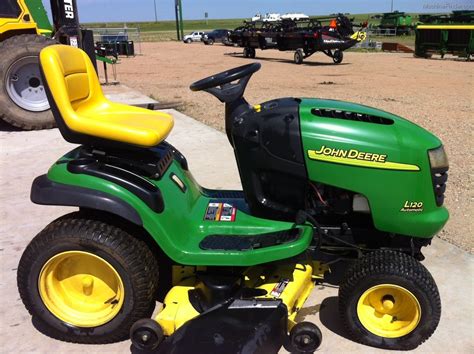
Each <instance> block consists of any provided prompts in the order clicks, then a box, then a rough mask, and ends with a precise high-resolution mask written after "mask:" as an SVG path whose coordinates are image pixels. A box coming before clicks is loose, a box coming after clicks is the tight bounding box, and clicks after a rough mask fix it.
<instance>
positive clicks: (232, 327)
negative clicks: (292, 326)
mask: <svg viewBox="0 0 474 354" xmlns="http://www.w3.org/2000/svg"><path fill="white" fill-rule="evenodd" d="M287 316H288V310H287V308H286V306H285V305H284V304H283V303H282V302H281V301H280V300H229V301H227V302H225V303H223V304H220V305H218V306H215V307H213V308H211V309H210V310H209V311H206V312H204V313H202V314H201V315H199V316H198V317H196V318H194V319H192V320H190V321H188V322H186V323H185V324H184V325H183V326H182V327H180V328H179V329H178V330H177V331H176V332H175V333H174V334H173V335H172V336H170V337H168V338H166V339H165V341H164V342H163V343H161V344H160V346H159V347H158V349H157V350H156V352H155V353H160V354H161V353H163V354H164V353H166V354H170V353H173V354H188V353H216V354H217V353H222V354H249V353H252V354H269V353H278V351H279V350H280V348H281V347H282V346H283V345H285V344H286V343H287V341H288V336H287V334H286V331H287ZM132 352H133V353H143V352H139V351H136V350H133V351H132Z"/></svg>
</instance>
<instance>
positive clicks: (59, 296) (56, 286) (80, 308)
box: [38, 251, 125, 327]
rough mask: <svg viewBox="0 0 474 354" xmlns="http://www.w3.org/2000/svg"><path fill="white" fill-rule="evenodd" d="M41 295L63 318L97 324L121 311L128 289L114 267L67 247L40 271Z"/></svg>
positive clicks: (84, 324) (74, 322) (80, 323)
mask: <svg viewBox="0 0 474 354" xmlns="http://www.w3.org/2000/svg"><path fill="white" fill-rule="evenodd" d="M38 288H39V293H40V297H41V299H42V301H43V303H44V305H45V306H46V308H47V309H48V310H49V311H50V312H51V313H52V314H53V315H54V316H56V317H57V318H59V319H60V320H61V321H63V322H65V323H68V324H70V325H73V326H77V327H97V326H100V325H103V324H105V323H107V322H109V321H111V320H112V319H113V318H114V317H115V316H117V314H118V313H119V312H120V310H121V308H122V305H123V303H124V298H125V291H124V286H123V282H122V279H121V277H120V275H119V274H118V273H117V271H116V270H115V269H114V267H113V266H112V265H111V264H110V263H109V262H107V261H106V260H104V259H103V258H101V257H99V256H96V255H94V254H92V253H89V252H83V251H67V252H62V253H59V254H57V255H55V256H54V257H52V258H50V259H49V260H48V261H47V262H46V263H45V264H44V266H43V268H42V269H41V271H40V275H39V279H38Z"/></svg>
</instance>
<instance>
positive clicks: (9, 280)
mask: <svg viewBox="0 0 474 354" xmlns="http://www.w3.org/2000/svg"><path fill="white" fill-rule="evenodd" d="M170 113H172V114H173V115H174V117H175V120H176V124H175V129H174V131H173V132H172V134H171V136H170V137H169V139H168V140H169V142H170V143H172V144H173V145H175V146H176V147H177V148H178V149H179V150H181V152H182V153H183V154H184V155H185V156H186V157H187V159H188V162H189V165H190V169H191V171H193V174H194V176H195V177H196V179H197V180H198V182H200V183H201V184H202V185H204V186H206V187H211V188H239V187H240V181H239V175H238V171H237V167H236V164H235V161H234V156H233V152H232V149H231V147H230V145H229V143H228V141H227V138H226V136H225V135H224V134H222V133H220V132H218V131H216V130H214V129H212V128H210V127H208V126H205V125H203V124H201V123H199V122H197V121H195V120H194V119H192V118H189V117H186V116H185V115H183V114H181V113H178V112H176V111H170ZM222 119H224V118H222ZM73 147H74V146H73V145H71V144H68V143H66V142H65V141H64V140H63V139H62V138H61V136H60V134H59V132H58V130H57V129H53V130H44V131H33V132H16V131H15V132H9V131H0V150H1V153H0V259H1V264H2V269H1V278H0V286H1V293H0V296H1V299H2V302H1V303H0V318H1V327H0V328H1V333H2V337H1V341H0V348H2V349H1V352H4V353H30V352H34V353H65V352H67V353H76V352H77V353H79V352H84V351H87V352H88V353H127V352H129V346H130V343H129V341H125V342H121V343H116V344H110V345H78V344H70V343H63V342H60V341H57V340H54V339H51V338H48V337H46V336H44V335H43V334H41V333H39V332H38V331H37V330H36V329H35V328H34V326H33V324H32V321H31V318H30V316H29V314H28V313H27V311H26V310H25V308H24V306H23V304H22V302H21V300H20V298H19V295H18V291H17V288H16V269H17V266H18V261H19V259H20V257H21V254H22V252H23V250H24V248H25V247H26V245H27V244H28V242H29V241H30V240H31V238H32V237H34V236H35V235H36V234H37V233H38V232H39V231H40V230H41V229H42V228H44V227H45V226H46V225H47V224H48V223H49V222H51V221H52V220H54V219H55V218H57V217H59V216H60V215H63V214H65V213H68V212H70V211H73V210H75V209H74V208H67V207H47V206H38V205H34V204H32V203H31V202H30V201H29V190H30V185H31V182H32V181H33V179H34V178H35V177H36V176H38V175H40V174H44V173H46V171H47V169H48V168H49V166H50V165H51V164H52V163H53V162H54V161H55V160H56V159H57V158H58V157H59V156H61V155H62V154H64V153H65V152H66V151H68V150H71V149H72V148H73ZM425 254H426V257H427V260H426V261H425V262H424V264H425V266H426V267H427V268H428V269H429V270H430V271H431V273H432V274H433V276H434V278H435V280H436V282H437V283H438V287H439V290H440V293H441V300H442V303H443V313H442V317H441V323H440V325H439V327H438V329H437V331H436V332H435V334H434V335H433V337H432V338H430V339H429V340H428V341H427V342H426V343H425V344H423V345H422V346H420V347H419V348H418V349H417V350H415V352H417V353H447V352H453V353H454V352H455V353H473V352H474V340H473V333H474V331H473V314H474V307H473V302H472V297H473V289H472V280H473V273H474V259H473V256H472V255H470V254H468V253H466V252H464V251H462V250H460V249H459V248H457V247H455V246H452V245H451V244H449V243H447V242H445V241H442V240H440V239H435V240H434V242H433V245H432V246H431V247H428V248H426V249H425ZM299 317H300V318H299V319H300V320H307V321H313V322H315V323H316V324H318V325H319V326H320V328H321V330H322V332H323V344H322V346H321V348H320V350H319V352H321V353H347V352H356V353H377V352H380V353H383V352H387V351H383V350H378V349H374V348H369V347H366V346H362V345H359V344H357V343H354V342H352V341H350V340H349V339H347V338H346V334H345V333H344V331H343V330H342V328H341V325H340V322H339V319H338V313H337V289H336V288H334V287H332V286H329V285H322V286H318V287H317V288H316V289H315V290H314V291H313V293H312V294H311V296H310V298H309V299H308V301H307V303H306V306H305V308H303V310H302V311H301V312H300V315H299Z"/></svg>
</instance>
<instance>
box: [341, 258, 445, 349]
mask: <svg viewBox="0 0 474 354" xmlns="http://www.w3.org/2000/svg"><path fill="white" fill-rule="evenodd" d="M372 289H378V290H372ZM390 289H391V290H390ZM392 291H393V292H394V294H395V295H393V294H391V292H392ZM366 294H371V295H370V296H369V295H366ZM405 294H406V295H405ZM382 295H383V296H382ZM392 295H393V296H392ZM402 295H403V296H402ZM372 296H373V297H372ZM405 296H406V297H405ZM379 298H380V299H379ZM364 299H367V301H369V302H370V306H374V308H373V309H371V308H369V310H370V312H369V313H370V315H369V317H367V312H363V310H362V309H363V308H367V307H366V305H367V303H365V302H363V300H364ZM386 300H387V301H388V305H389V306H390V307H387V309H389V310H386V309H385V302H384V301H386ZM379 301H380V302H379ZM379 303H383V304H384V305H383V306H382V307H378V306H377V305H375V304H379ZM411 304H413V306H410V305H411ZM402 305H403V306H402ZM411 308H413V309H414V311H411V310H410V309H411ZM339 312H340V315H341V318H342V321H343V322H344V324H345V327H346V328H347V330H348V332H349V334H350V336H351V337H352V338H353V339H354V340H355V341H357V342H360V343H362V344H366V345H370V346H373V347H377V348H384V349H391V350H411V349H414V348H416V347H417V346H419V345H420V344H422V343H423V342H424V341H426V340H427V339H428V338H429V337H430V336H431V335H432V334H433V332H434V331H435V329H436V327H437V326H438V323H439V320H440V316H441V300H440V297H439V292H438V288H437V286H436V283H435V281H434V280H433V277H432V276H431V274H430V273H429V272H428V270H427V269H426V268H425V267H424V266H423V265H422V264H421V263H420V262H418V261H417V260H416V259H414V258H413V257H411V256H409V255H407V254H404V253H399V252H395V251H387V250H380V251H375V252H373V253H370V254H368V255H366V256H365V257H363V258H361V259H360V260H358V261H357V262H356V263H355V264H354V265H353V266H352V267H350V268H349V269H348V271H347V273H346V276H345V279H344V281H343V283H342V285H341V287H340V288H339ZM386 315H387V316H390V317H391V318H392V320H391V322H390V323H394V324H395V325H398V324H400V325H401V326H402V327H401V328H403V329H401V330H397V328H394V329H390V330H389V331H387V329H386V328H380V329H379V328H377V326H376V325H375V327H374V325H373V324H374V323H377V322H372V323H370V322H367V321H368V320H369V321H371V320H372V319H375V321H377V318H382V317H384V316H386ZM397 315H398V316H397ZM381 316H382V317H381ZM402 316H403V317H402ZM390 317H389V319H390ZM397 321H399V322H398V323H397ZM403 321H406V322H403ZM362 322H364V323H365V325H364V324H363V323H362ZM368 323H369V324H368ZM375 332H379V333H375ZM380 333H383V334H384V335H381V334H380ZM394 336H395V337H394Z"/></svg>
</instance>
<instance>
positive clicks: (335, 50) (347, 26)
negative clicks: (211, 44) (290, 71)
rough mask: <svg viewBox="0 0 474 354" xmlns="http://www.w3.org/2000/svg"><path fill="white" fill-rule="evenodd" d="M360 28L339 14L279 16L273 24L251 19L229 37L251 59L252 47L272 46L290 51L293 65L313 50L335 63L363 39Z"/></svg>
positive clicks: (254, 53)
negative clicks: (311, 16) (295, 16)
mask: <svg viewBox="0 0 474 354" xmlns="http://www.w3.org/2000/svg"><path fill="white" fill-rule="evenodd" d="M324 20H329V25H326V26H323V25H322V21H324ZM364 28H365V27H363V28H361V30H360V31H357V32H354V30H353V25H352V22H351V21H350V20H349V19H348V18H347V17H346V16H344V15H342V14H339V15H337V17H336V18H326V19H324V18H319V19H304V20H298V21H296V20H291V19H283V20H281V21H278V22H275V23H269V22H260V21H253V22H248V23H245V25H244V26H242V27H238V28H236V29H235V30H234V31H232V32H231V34H230V35H229V39H230V40H231V41H232V43H234V44H235V45H238V46H239V47H242V48H244V51H243V54H244V57H246V58H255V56H256V49H260V50H267V49H276V50H279V51H294V62H295V63H296V64H301V63H303V60H304V59H306V58H308V57H310V56H311V55H313V54H314V53H316V52H322V53H324V54H326V55H327V56H329V57H331V58H332V59H333V61H334V63H335V64H339V63H341V62H342V60H343V51H344V50H346V49H348V48H350V47H352V46H354V45H355V44H357V43H358V42H360V41H363V40H364V39H365V38H366V33H365V32H364Z"/></svg>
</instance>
